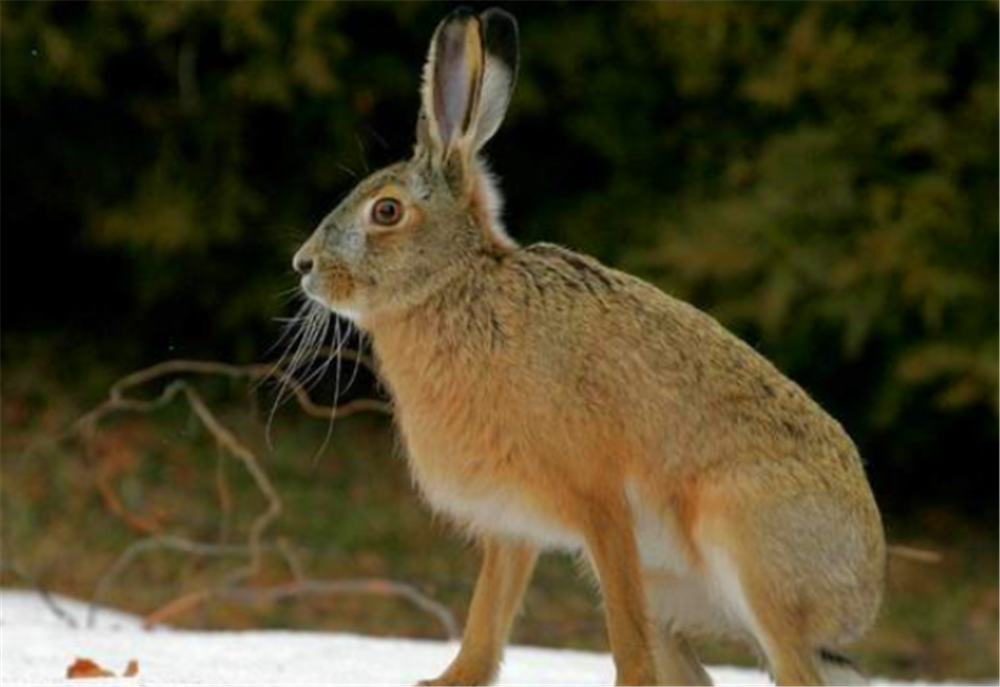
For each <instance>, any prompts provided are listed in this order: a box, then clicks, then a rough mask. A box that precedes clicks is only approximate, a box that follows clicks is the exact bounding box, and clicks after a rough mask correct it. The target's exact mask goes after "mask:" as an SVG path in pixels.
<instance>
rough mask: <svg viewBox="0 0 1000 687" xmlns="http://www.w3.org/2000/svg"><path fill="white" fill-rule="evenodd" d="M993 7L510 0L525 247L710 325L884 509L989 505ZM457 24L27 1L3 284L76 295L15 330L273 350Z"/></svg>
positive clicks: (366, 12) (150, 344)
mask: <svg viewBox="0 0 1000 687" xmlns="http://www.w3.org/2000/svg"><path fill="white" fill-rule="evenodd" d="M996 8H997V5H996V3H993V2H988V3H987V2H981V3H972V2H967V3H936V4H922V3H913V4H899V3H889V4H874V3H865V4H862V3H851V4H840V3H837V4H812V3H811V4H805V3H795V4H778V3H759V4H743V3H740V4H735V3H732V4H723V3H708V4H701V3H697V4H695V3H690V4H687V3H662V4H657V3H636V4H588V5H585V6H573V7H571V6H569V5H566V4H547V5H544V6H543V5H524V4H518V5H517V6H512V7H511V8H510V9H511V10H512V11H513V12H514V13H515V14H516V15H517V16H518V17H519V18H520V20H521V24H522V32H521V33H522V40H523V45H522V53H523V60H522V81H521V84H520V87H519V89H518V92H517V93H516V94H515V98H514V102H513V105H512V108H511V113H510V117H509V121H508V125H507V127H506V128H505V129H504V130H503V131H502V132H501V133H500V135H499V136H498V137H497V139H496V141H495V142H494V143H493V144H492V146H491V148H492V158H493V161H494V166H495V169H496V171H497V172H498V173H499V174H500V175H501V176H502V177H503V178H504V180H505V184H504V185H505V188H506V190H507V193H508V197H509V214H508V216H509V224H510V226H511V230H512V233H513V234H514V235H515V236H516V237H518V238H519V239H521V240H523V241H534V240H543V239H544V240H552V241H558V242H561V243H564V244H567V245H569V246H572V247H575V248H579V249H581V250H585V251H588V252H592V253H594V254H596V255H597V256H598V257H600V258H602V259H603V260H605V261H607V262H609V263H611V264H615V265H618V266H620V267H622V268H623V269H627V270H629V271H633V272H637V273H639V274H642V275H643V276H645V277H647V278H650V279H652V280H654V281H656V282H657V283H658V284H660V285H661V286H663V287H664V288H665V289H668V290H670V291H672V292H674V293H676V294H678V295H679V296H681V297H683V298H686V299H689V300H691V301H692V302H694V303H695V304H697V305H698V306H699V307H702V308H704V309H706V310H709V311H710V312H712V313H713V314H715V315H716V316H717V317H719V318H720V319H721V320H722V321H723V322H724V323H726V324H727V325H728V326H730V327H731V328H733V329H734V330H736V331H737V332H739V333H740V334H741V335H743V336H744V337H746V338H747V339H748V340H750V341H751V342H752V343H754V344H755V345H757V346H758V347H759V348H760V349H761V350H762V351H764V352H765V353H766V354H767V355H768V356H769V357H772V358H773V359H775V361H776V362H777V363H778V364H779V366H780V367H782V368H783V369H784V370H786V371H787V372H789V373H790V374H791V375H792V376H793V377H794V378H796V379H798V380H800V381H801V382H802V383H803V384H804V385H805V386H806V387H807V388H808V389H809V391H810V392H811V393H813V394H814V395H816V396H817V397H818V398H819V399H820V400H821V401H822V402H823V403H824V404H826V405H827V406H828V407H830V408H831V409H832V410H833V412H834V414H836V415H837V416H838V417H840V418H841V419H842V420H843V421H844V423H845V424H846V425H847V426H848V429H849V430H850V431H851V432H852V434H853V435H854V436H855V437H856V438H857V439H858V441H859V443H860V444H861V446H862V450H863V452H864V453H865V454H866V456H867V458H868V460H869V462H870V464H871V466H872V470H873V473H874V475H875V477H876V481H877V484H878V485H879V486H880V490H881V491H882V492H883V493H892V492H895V493H897V494H904V493H906V492H907V491H908V490H910V489H911V488H915V489H923V491H924V492H925V493H928V494H937V495H939V496H942V497H947V498H953V499H954V498H969V499H983V498H985V499H987V500H989V501H990V503H992V504H995V498H996V496H995V492H994V491H993V490H992V477H991V478H990V479H988V480H985V481H984V480H980V474H981V473H982V472H983V471H984V470H986V471H987V472H988V474H989V475H990V476H991V475H993V474H994V471H995V470H996V442H997V411H998V405H997V404H998V401H997V383H998V381H997V380H998V316H997V315H998V291H997V284H998V270H997V264H998V263H997V256H998V250H1000V245H998V235H1000V234H998V215H997V203H998V196H997V184H998V159H997V150H998V145H1000V141H998V97H1000V94H998V88H997V81H998V71H997V9H996ZM447 10H448V7H446V6H444V5H439V4H406V3H399V4H386V3H374V4H364V5H363V4H361V3H356V4H342V3H336V4H334V3H263V4H257V3H220V4H214V3H213V4H208V3H184V2H171V3H155V4H145V3H86V4H76V3H74V4H70V3H20V4H11V3H5V4H4V5H3V7H2V10H0V14H2V22H0V39H2V43H0V45H2V60H0V64H2V72H3V73H2V84H0V97H2V104H3V117H4V123H5V134H6V136H5V138H4V151H3V171H4V175H3V178H4V182H3V203H2V213H3V217H2V219H3V224H4V226H5V228H6V230H7V237H8V258H9V262H8V265H7V267H8V280H9V282H8V283H11V282H14V283H26V282H27V280H30V279H35V278H37V276H38V275H37V270H38V269H39V265H40V264H44V265H47V266H48V268H49V270H50V271H51V274H49V276H48V278H49V279H52V280H55V281H58V282H59V283H64V284H67V285H68V288H66V289H62V290H60V291H59V292H58V293H57V294H56V295H46V293H45V290H38V291H37V292H31V291H30V290H29V289H27V288H21V287H18V288H17V290H16V291H14V292H13V293H14V294H15V296H14V297H13V298H11V299H8V303H7V305H8V311H7V316H6V317H5V318H4V325H5V330H4V337H5V338H7V337H14V336H18V335H19V334H26V333H28V332H32V331H38V330H43V331H44V330H48V331H55V330H57V331H61V332H64V333H65V332H79V333H80V335H81V336H87V337H91V338H93V337H95V336H96V337H98V338H99V337H102V336H103V337H106V338H107V339H108V340H109V341H111V340H113V339H115V337H116V334H121V335H127V336H128V337H129V339H128V341H129V344H130V346H132V347H133V348H134V349H135V350H136V351H138V352H137V353H135V355H136V357H138V358H142V359H144V360H149V359H157V358H161V357H167V356H168V355H169V353H168V350H167V348H166V344H165V343H164V342H166V341H172V342H177V343H178V345H179V346H181V347H182V348H185V349H187V350H194V351H197V352H199V353H201V354H204V355H208V356H212V357H230V356H232V357H238V358H243V359H247V358H254V357H259V356H260V355H262V351H263V350H264V349H265V348H266V345H267V343H268V342H269V341H270V340H272V339H273V338H274V336H275V332H276V326H275V325H274V324H273V323H272V322H271V318H273V317H275V316H278V315H282V314H288V313H287V312H283V311H285V310H287V308H286V307H285V306H284V305H283V304H282V302H281V300H280V299H279V298H277V297H276V295H275V294H278V293H279V292H281V291H283V290H285V289H287V288H290V287H292V286H294V284H295V280H294V278H293V276H292V275H291V274H290V266H289V261H290V256H291V254H292V251H293V250H294V247H295V245H296V243H297V242H298V241H299V240H300V239H301V238H303V237H304V236H306V234H307V233H308V231H309V230H310V228H311V227H312V226H314V225H315V224H316V223H317V222H318V221H319V220H320V218H321V217H322V216H323V214H324V213H325V212H326V211H327V210H329V209H331V208H332V207H333V206H334V205H335V204H336V202H337V200H338V199H339V197H340V196H341V194H343V193H344V192H345V191H346V190H347V189H349V188H350V186H351V185H352V184H353V181H354V180H353V178H352V175H353V174H355V173H356V174H360V175H363V174H364V173H365V171H366V169H367V167H368V166H369V165H371V166H377V165H380V164H384V163H386V162H388V161H390V160H391V159H393V158H395V157H400V156H403V155H406V154H407V153H408V149H409V145H410V142H411V138H412V129H413V124H414V118H415V114H416V107H417V85H418V79H419V75H420V67H421V63H422V60H423V54H424V49H425V47H426V41H427V40H428V38H429V36H430V33H431V31H432V29H433V27H434V25H435V23H436V22H437V20H438V19H439V18H440V16H442V15H443V14H444V13H445V12H446V11H447ZM12 242H13V243H12ZM29 266H30V268H31V271H29ZM12 269H13V270H14V271H13V272H11V270H12ZM115 345H117V344H115ZM943 461H947V464H948V467H949V470H950V471H951V473H950V474H951V475H952V477H949V478H948V479H949V480H950V481H951V482H953V483H954V484H955V485H956V488H955V490H951V491H940V490H941V489H942V487H943V486H945V485H942V479H941V476H940V470H939V466H940V465H941V464H942V462H943ZM900 477H903V478H905V479H902V481H900ZM921 482H923V483H922V484H921ZM983 483H985V484H987V486H988V488H985V487H983V488H982V489H980V488H979V487H978V485H980V484H983ZM984 494H986V495H989V496H983V495H984ZM981 505H987V504H982V502H981ZM994 513H995V511H994ZM994 517H995V516H994Z"/></svg>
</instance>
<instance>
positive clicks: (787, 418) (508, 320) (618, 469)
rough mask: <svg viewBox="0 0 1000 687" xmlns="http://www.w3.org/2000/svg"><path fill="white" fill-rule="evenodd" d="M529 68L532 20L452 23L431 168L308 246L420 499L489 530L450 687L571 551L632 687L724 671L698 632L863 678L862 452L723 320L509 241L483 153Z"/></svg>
mask: <svg viewBox="0 0 1000 687" xmlns="http://www.w3.org/2000/svg"><path fill="white" fill-rule="evenodd" d="M517 60H518V51H517V25H516V23H515V22H514V19H513V18H512V17H511V16H510V15H509V14H507V13H505V12H502V11H499V10H489V11H486V12H484V13H482V14H473V13H471V12H469V11H463V10H459V11H457V12H455V13H453V14H451V15H450V16H448V17H447V18H446V19H445V20H444V21H443V22H442V23H441V24H440V25H439V26H438V28H437V30H436V32H435V34H434V37H433V40H432V42H431V48H430V55H429V57H428V60H427V65H426V67H425V68H424V84H423V88H422V91H421V96H422V109H421V112H420V117H419V120H418V123H417V145H416V148H415V151H414V154H413V157H412V158H411V159H409V160H407V161H405V162H401V163H398V164H396V165H393V166H391V167H388V168H386V169H383V170H381V171H379V172H377V173H375V174H373V175H371V176H370V177H369V178H367V179H365V180H364V181H363V182H361V184H359V185H358V187H357V188H356V189H355V190H354V191H353V192H352V194H351V195H350V196H349V197H348V198H347V199H346V200H345V201H344V202H343V203H342V204H341V205H340V206H339V207H338V208H336V209H335V210H334V211H333V212H331V213H330V215H329V216H328V217H326V219H324V220H323V222H322V223H321V225H320V226H319V228H318V229H317V230H316V232H315V233H314V234H313V236H312V237H311V238H310V239H309V240H308V241H307V242H306V244H305V245H304V246H303V247H302V248H301V250H300V251H299V253H298V254H297V255H296V257H295V266H296V269H298V270H299V271H300V272H302V273H303V277H302V286H303V289H304V290H305V291H306V292H307V293H308V295H309V296H310V297H312V298H314V299H316V300H317V301H319V302H321V303H323V304H324V305H325V306H327V307H329V308H330V309H332V310H334V311H335V312H337V313H339V314H341V315H343V316H346V317H349V318H350V319H352V320H353V321H354V322H355V323H356V324H357V325H358V326H359V327H361V328H362V329H364V330H366V331H367V332H368V333H369V334H370V336H371V339H372V343H373V346H374V350H375V353H376V356H377V359H378V362H379V365H380V372H381V374H382V376H383V377H384V380H385V382H386V383H387V384H388V386H389V388H390V390H391V392H392V396H393V400H394V402H395V408H396V415H397V419H398V423H399V427H400V430H401V432H402V435H403V438H404V440H405V444H406V449H407V454H408V457H409V462H410V467H411V469H412V471H413V474H414V476H415V478H416V482H417V484H419V486H420V489H421V491H422V492H423V494H424V495H425V496H426V498H427V500H428V501H429V503H430V504H431V506H432V507H433V508H434V509H435V510H437V511H439V512H441V513H444V514H446V515H447V516H449V517H451V518H452V519H453V520H455V521H456V522H457V523H459V524H461V525H462V526H463V527H465V528H467V529H468V530H469V531H470V532H471V533H473V534H474V535H475V536H476V537H477V538H478V539H479V540H480V541H481V542H482V548H483V552H484V563H483V568H482V572H481V574H480V577H479V582H478V583H477V585H476V590H475V594H474V596H473V600H472V607H471V609H470V612H469V620H468V624H467V626H466V630H465V636H464V640H463V642H462V648H461V651H460V652H459V654H458V657H457V658H456V659H455V660H454V662H453V663H452V664H451V666H450V667H449V668H448V669H447V670H446V671H445V672H444V673H443V674H442V675H441V676H440V677H439V678H438V679H436V680H433V681H431V684H484V683H488V682H490V681H491V680H492V679H493V678H494V677H495V676H496V673H497V670H498V667H499V665H500V659H501V654H502V651H503V646H504V643H505V641H506V638H507V635H508V632H509V630H510V627H511V624H512V621H513V618H514V616H515V615H516V613H517V610H518V607H519V605H520V601H521V596H522V594H523V592H524V589H525V587H526V586H527V584H528V581H529V579H530V577H531V573H532V569H533V567H534V562H535V558H536V554H537V552H538V551H540V550H542V549H547V548H563V549H578V550H583V551H584V552H585V553H586V556H587V557H588V559H589V560H590V561H591V563H592V565H593V568H594V570H595V572H596V575H597V578H598V580H599V581H600V585H601V590H602V593H603V596H604V601H605V608H606V614H607V625H608V633H609V636H610V641H611V647H612V651H613V653H614V660H615V666H616V669H617V674H618V681H619V683H623V684H707V683H708V675H707V674H706V672H705V670H704V669H703V668H702V666H701V664H700V663H699V662H698V659H697V657H696V656H695V654H694V653H693V652H692V650H691V648H690V645H689V643H688V638H689V637H692V636H696V635H708V636H717V635H729V636H736V637H740V638H744V639H746V640H747V641H749V642H751V643H752V644H753V645H754V646H755V647H757V648H758V649H759V650H760V651H761V652H762V653H763V654H764V655H765V656H766V657H767V660H768V663H769V665H770V668H771V672H772V674H773V675H774V677H775V679H776V680H777V681H778V683H780V684H821V683H823V682H824V681H827V682H828V681H837V682H838V683H840V684H843V680H845V679H851V678H856V677H858V676H857V674H856V673H855V672H854V671H853V670H851V669H850V667H849V665H847V664H845V662H844V660H843V659H840V658H838V657H837V655H836V654H834V653H831V652H832V651H833V650H834V649H835V648H836V647H837V646H839V645H841V644H844V643H846V642H849V641H851V640H853V639H855V638H857V637H858V636H859V635H861V634H862V633H863V632H864V631H865V630H866V628H867V627H868V626H869V625H870V624H871V622H872V620H873V619H874V617H875V614H876V612H877V609H878V606H879V600H880V597H881V591H882V583H883V570H884V557H885V547H884V541H883V534H882V526H881V522H880V518H879V512H878V509H877V507H876V505H875V501H874V499H873V497H872V493H871V490H870V488H869V486H868V482H867V480H866V478H865V474H864V471H863V469H862V465H861V461H860V459H859V457H858V453H857V450H856V449H855V447H854V444H853V443H852V442H851V440H850V438H849V437H848V436H847V434H846V433H845V432H844V430H843V428H842V427H841V426H840V425H839V424H838V423H837V422H836V421H835V420H833V419H832V418H831V417H830V416H829V415H827V414H826V413H825V412H824V411H823V410H822V409H821V408H820V407H819V406H818V405H817V404H816V403H815V402H813V400H812V399H811V398H809V396H808V395H807V394H806V393H805V392H804V391H803V390H802V389H801V388H799V387H798V386H797V385H796V384H795V383H793V382H791V381H790V380H788V379H787V378H786V377H784V376H783V375H782V374H781V373H780V372H779V371H778V370H777V369H775V368H774V366H772V365H771V364H770V363H769V362H767V361H766V360H764V359H763V358H762V357H761V356H760V355H758V354H757V353H756V352H755V351H754V350H753V349H752V348H750V347H749V346H747V345H746V344H744V343H743V342H742V341H740V340H739V339H737V338H736V337H735V336H733V335H732V334H730V333H729V332H728V331H726V330H725V329H724V328H723V327H722V326H721V325H720V324H719V323H718V322H716V321H715V320H714V319H712V318H711V317H709V316H708V315H706V314H705V313H703V312H700V311H699V310H697V309H695V308H694V307H692V306H690V305H688V304H686V303H682V302H680V301H678V300H676V299H674V298H672V297H670V296H668V295H666V294H664V293H662V292H661V291H659V290H657V289H656V288H654V287H653V286H651V285H649V284H647V283H645V282H643V281H641V280H639V279H636V278H634V277H631V276H629V275H627V274H624V273H622V272H618V271H616V270H613V269H610V268H608V267H605V266H604V265H602V264H600V263H599V262H597V261H596V260H593V259H591V258H589V257H586V256H583V255H580V254H578V253H574V252H573V251H570V250H567V249H565V248H560V247H558V246H554V245H547V244H539V245H533V246H528V247H518V246H517V245H516V244H515V243H514V242H513V241H512V240H511V239H510V238H509V237H508V235H507V233H506V232H505V230H504V229H503V227H502V225H501V223H500V218H499V213H500V204H501V203H500V194H499V192H498V190H497V188H496V185H495V184H494V182H493V180H492V178H491V177H490V174H489V172H488V170H487V168H486V165H485V163H484V161H483V160H482V158H481V157H480V151H481V149H482V147H483V146H484V144H485V143H486V142H487V141H488V140H489V139H490V138H491V137H492V136H493V134H494V133H495V132H496V131H497V129H498V127H499V126H500V123H501V120H502V119H503V116H504V113H505V111H506V109H507V105H508V103H509V102H510V98H511V93H512V91H513V88H514V83H515V81H516V77H517Z"/></svg>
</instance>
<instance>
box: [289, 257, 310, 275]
mask: <svg viewBox="0 0 1000 687" xmlns="http://www.w3.org/2000/svg"><path fill="white" fill-rule="evenodd" d="M292 267H294V268H295V271H296V272H298V273H299V274H303V275H305V274H309V273H310V272H312V268H313V261H312V258H304V257H302V256H300V255H296V256H295V259H294V260H292Z"/></svg>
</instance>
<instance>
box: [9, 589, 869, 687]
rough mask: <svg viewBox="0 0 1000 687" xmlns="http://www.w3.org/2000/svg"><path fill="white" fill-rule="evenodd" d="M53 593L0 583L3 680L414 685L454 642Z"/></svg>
mask: <svg viewBox="0 0 1000 687" xmlns="http://www.w3.org/2000/svg"><path fill="white" fill-rule="evenodd" d="M54 600H55V601H56V603H57V604H58V605H59V606H60V607H62V608H63V609H64V610H65V611H66V612H67V613H68V614H69V616H71V617H72V618H73V619H75V621H76V625H77V627H76V628H72V627H69V625H68V624H67V622H66V621H64V620H62V619H60V618H58V617H56V615H55V614H54V613H53V612H52V611H51V610H50V609H49V608H48V607H46V606H45V604H44V603H43V601H42V599H41V597H39V596H38V595H37V594H35V593H33V592H25V591H15V590H6V589H5V590H0V684H3V685H28V684H30V685H39V684H66V683H72V684H74V685H77V686H79V685H80V684H91V683H94V682H95V681H93V680H88V681H86V682H84V683H81V682H80V681H78V680H73V681H70V680H67V679H65V675H66V668H67V667H68V666H69V665H70V664H71V663H73V661H74V660H75V659H76V658H77V657H81V658H88V659H91V660H93V661H95V662H96V663H97V664H98V665H100V666H101V667H103V668H106V669H108V670H111V671H114V672H116V673H118V674H121V673H122V672H123V671H124V669H125V666H126V664H127V663H128V662H129V660H131V659H135V660H137V661H138V662H139V675H138V677H136V678H119V679H102V680H98V681H96V684H100V685H117V684H121V685H145V684H148V685H156V684H181V683H185V684H213V685H219V684H226V685H235V684H241V685H248V684H282V685H285V684H294V685H305V684H323V685H330V684H379V685H412V684H414V683H415V682H416V681H417V680H418V679H422V678H429V677H434V676H436V675H437V674H438V673H440V671H441V670H442V669H443V668H444V667H445V666H446V665H447V664H448V662H449V661H450V660H451V658H452V657H453V656H454V654H455V651H456V650H457V645H456V644H455V643H447V642H435V641H428V640H413V639H380V638H374V637H361V636H357V635H348V634H329V633H317V632H293V631H273V630H269V631H255V632H216V631H210V632H195V631H188V630H175V629H157V630H151V631H147V630H144V629H143V628H142V625H141V622H140V620H139V619H138V618H136V617H134V616H130V615H127V614H124V613H119V612H116V611H112V610H107V609H101V611H100V613H98V615H97V617H96V623H95V624H94V626H93V627H91V628H86V627H85V623H86V612H87V606H86V604H84V603H82V602H79V601H74V600H71V599H67V598H64V597H54ZM710 673H711V674H712V677H713V679H714V680H715V682H716V684H721V685H763V684H769V683H768V681H767V679H766V677H765V676H764V674H763V673H761V672H759V671H754V670H746V669H740V668H725V667H722V668H719V667H715V668H711V669H710ZM613 683H614V669H613V666H612V663H611V658H610V656H608V655H607V654H602V653H590V652H583V651H565V650H558V649H540V648H531V647H511V648H510V649H508V652H507V657H506V660H505V662H504V667H503V670H502V672H501V676H500V684H503V685H518V684H523V685H529V684H530V685H555V684H562V685H566V684H580V685H609V684H613ZM883 684H888V683H883Z"/></svg>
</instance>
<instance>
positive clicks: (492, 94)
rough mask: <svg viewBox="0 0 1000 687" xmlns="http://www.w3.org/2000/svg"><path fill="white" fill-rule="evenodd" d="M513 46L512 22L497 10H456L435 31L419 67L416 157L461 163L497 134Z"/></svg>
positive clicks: (513, 73)
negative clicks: (421, 76)
mask: <svg viewBox="0 0 1000 687" xmlns="http://www.w3.org/2000/svg"><path fill="white" fill-rule="evenodd" d="M517 42H518V40H517V22H516V21H515V20H514V17H512V16H511V15H510V14H508V13H506V12H504V11H503V10H499V9H490V10H487V11H486V12H484V13H482V14H481V15H479V16H476V15H474V14H473V13H472V12H471V11H470V10H468V9H464V8H460V9H458V10H455V11H454V12H452V13H451V14H450V15H448V17H446V18H445V19H444V21H442V22H441V24H440V25H438V28H437V30H436V31H435V32H434V38H433V39H432V40H431V48H430V53H429V54H428V56H427V64H426V66H425V67H424V83H423V88H422V89H421V101H422V107H421V112H420V121H419V122H418V125H417V147H418V154H419V153H423V154H426V155H428V156H429V157H430V160H431V162H432V163H434V164H444V163H446V162H450V161H461V162H465V161H468V159H469V158H471V157H472V156H473V155H475V154H476V152H478V151H479V149H480V148H482V147H483V145H484V144H485V143H486V142H487V141H488V140H489V139H490V138H491V137H492V136H493V134H495V133H496V131H497V129H498V128H499V127H500V123H501V122H502V121H503V117H504V114H505V113H506V112H507V106H508V104H509V103H510V98H511V94H512V93H513V90H514V83H515V81H516V79H517V63H518V49H517ZM456 156H457V158H456ZM462 166H463V167H465V165H462Z"/></svg>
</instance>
